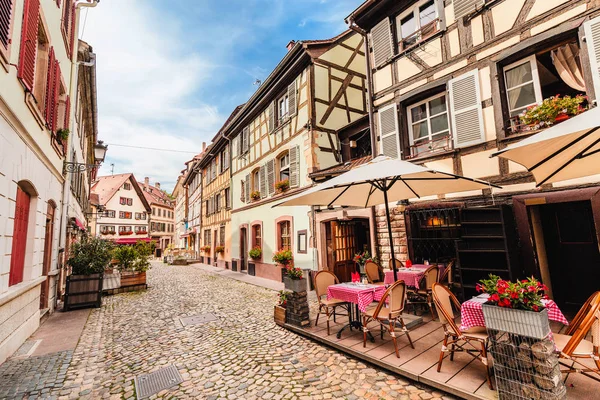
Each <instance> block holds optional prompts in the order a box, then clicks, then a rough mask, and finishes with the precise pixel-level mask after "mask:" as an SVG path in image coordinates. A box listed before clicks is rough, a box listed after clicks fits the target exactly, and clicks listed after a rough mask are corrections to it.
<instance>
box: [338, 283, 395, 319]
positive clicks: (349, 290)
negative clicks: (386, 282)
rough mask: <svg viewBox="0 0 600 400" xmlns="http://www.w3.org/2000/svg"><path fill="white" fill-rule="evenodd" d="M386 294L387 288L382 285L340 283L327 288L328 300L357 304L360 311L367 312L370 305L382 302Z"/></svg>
mask: <svg viewBox="0 0 600 400" xmlns="http://www.w3.org/2000/svg"><path fill="white" fill-rule="evenodd" d="M384 292H385V286H382V285H364V284H353V283H340V284H337V285H331V286H329V287H328V288H327V300H331V299H338V300H343V301H347V302H349V303H353V304H357V305H358V309H359V310H360V311H361V312H365V311H366V310H367V306H368V305H369V304H371V303H372V302H373V301H377V299H379V300H381V296H383V293H384Z"/></svg>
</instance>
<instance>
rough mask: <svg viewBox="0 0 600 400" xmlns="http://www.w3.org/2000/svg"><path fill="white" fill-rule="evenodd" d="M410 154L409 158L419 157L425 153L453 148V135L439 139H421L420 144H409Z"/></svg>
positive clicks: (407, 157)
mask: <svg viewBox="0 0 600 400" xmlns="http://www.w3.org/2000/svg"><path fill="white" fill-rule="evenodd" d="M409 149H410V154H408V155H407V156H406V159H407V160H410V159H413V158H417V157H419V156H421V155H423V154H424V153H435V152H438V151H444V150H451V149H452V136H451V135H446V136H443V137H440V138H437V139H433V140H427V141H421V142H420V143H418V144H413V145H411V146H409Z"/></svg>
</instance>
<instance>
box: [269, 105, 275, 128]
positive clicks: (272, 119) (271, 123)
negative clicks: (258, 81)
mask: <svg viewBox="0 0 600 400" xmlns="http://www.w3.org/2000/svg"><path fill="white" fill-rule="evenodd" d="M268 112H269V115H268V118H269V123H268V129H269V133H271V132H273V130H274V129H275V102H274V101H273V102H271V104H269V111H268Z"/></svg>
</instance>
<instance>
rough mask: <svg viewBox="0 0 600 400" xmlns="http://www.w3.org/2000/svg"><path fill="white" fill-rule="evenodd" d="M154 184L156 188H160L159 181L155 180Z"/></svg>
mask: <svg viewBox="0 0 600 400" xmlns="http://www.w3.org/2000/svg"><path fill="white" fill-rule="evenodd" d="M154 186H156V188H157V189H158V190H160V182H156V183H155V184H154Z"/></svg>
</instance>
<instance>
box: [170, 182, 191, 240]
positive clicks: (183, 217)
mask: <svg viewBox="0 0 600 400" xmlns="http://www.w3.org/2000/svg"><path fill="white" fill-rule="evenodd" d="M183 179H184V175H183V174H182V175H179V176H178V177H177V183H175V188H174V189H173V193H172V194H171V195H172V196H173V198H175V209H174V211H175V221H174V223H175V231H174V232H173V246H174V247H175V248H176V249H185V247H186V244H187V238H186V237H185V236H184V235H185V233H186V231H187V221H188V217H187V208H188V204H187V188H185V187H184V186H183Z"/></svg>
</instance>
